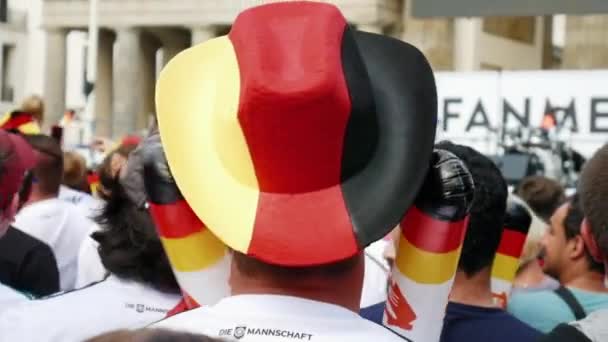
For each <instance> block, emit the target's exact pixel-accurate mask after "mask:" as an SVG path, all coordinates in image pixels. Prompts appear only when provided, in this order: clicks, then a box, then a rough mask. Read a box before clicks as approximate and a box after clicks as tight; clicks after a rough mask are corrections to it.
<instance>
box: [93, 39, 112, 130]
mask: <svg viewBox="0 0 608 342" xmlns="http://www.w3.org/2000/svg"><path fill="white" fill-rule="evenodd" d="M114 39H115V37H114V34H113V33H112V32H110V31H107V30H100V31H99V47H98V51H97V81H96V82H95V83H96V84H95V134H96V135H99V136H103V137H110V136H112V79H113V77H112V76H113V75H112V72H113V69H114V67H113V54H114Z"/></svg>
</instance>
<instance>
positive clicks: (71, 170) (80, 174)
mask: <svg viewBox="0 0 608 342" xmlns="http://www.w3.org/2000/svg"><path fill="white" fill-rule="evenodd" d="M63 184H64V185H66V186H68V187H70V188H72V189H74V190H78V191H84V190H86V186H87V163H86V160H85V159H84V157H83V156H81V155H80V154H78V153H76V152H64V153H63Z"/></svg>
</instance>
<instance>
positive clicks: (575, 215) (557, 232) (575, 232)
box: [508, 195, 608, 333]
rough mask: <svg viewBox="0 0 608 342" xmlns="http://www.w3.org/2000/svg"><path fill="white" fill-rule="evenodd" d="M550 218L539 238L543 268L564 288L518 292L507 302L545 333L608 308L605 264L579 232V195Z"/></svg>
mask: <svg viewBox="0 0 608 342" xmlns="http://www.w3.org/2000/svg"><path fill="white" fill-rule="evenodd" d="M550 222H551V224H550V226H549V230H548V232H547V233H546V234H545V237H544V238H543V240H542V242H541V243H542V245H543V252H542V254H541V255H542V258H543V261H544V263H543V270H544V271H545V272H546V273H547V274H549V275H551V276H553V277H555V278H556V279H559V281H560V283H561V284H562V285H563V286H564V288H562V289H559V290H557V291H553V290H542V291H533V292H518V293H516V294H514V295H513V296H512V298H511V300H510V301H509V306H508V310H509V312H511V313H512V314H513V315H515V316H516V317H517V318H519V319H521V320H522V321H524V322H526V323H528V324H530V325H531V326H533V327H534V328H536V329H538V330H540V331H542V332H545V333H547V332H549V331H551V329H553V328H555V327H556V326H557V325H558V324H560V323H566V322H570V321H574V320H576V319H580V318H583V317H582V316H583V315H586V314H589V313H592V312H594V311H596V310H600V309H607V308H608V289H606V287H605V285H604V276H605V273H604V266H603V265H602V264H601V263H598V262H595V261H594V260H593V259H592V258H591V256H590V254H589V252H588V251H587V248H586V247H585V245H584V242H583V239H582V236H581V230H580V229H581V228H580V227H581V224H582V222H583V212H582V208H581V207H580V203H579V197H578V195H575V196H573V197H572V198H571V199H569V200H568V202H567V203H566V204H564V205H562V206H561V207H560V208H558V210H556V211H555V213H554V214H553V216H551V219H550ZM564 291H565V295H566V296H568V297H566V298H565V297H564V294H563V293H564ZM570 295H571V296H573V297H572V298H573V299H574V301H576V303H575V304H574V305H579V306H580V309H581V310H582V312H581V313H577V312H576V311H577V308H574V307H572V305H573V304H570V303H569V302H568V300H571V299H569V298H570V297H569V296H570ZM579 315H580V317H578V316H579Z"/></svg>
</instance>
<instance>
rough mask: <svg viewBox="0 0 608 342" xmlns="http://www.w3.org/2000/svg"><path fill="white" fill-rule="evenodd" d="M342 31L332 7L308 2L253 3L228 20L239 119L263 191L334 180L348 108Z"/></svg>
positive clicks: (304, 188)
mask: <svg viewBox="0 0 608 342" xmlns="http://www.w3.org/2000/svg"><path fill="white" fill-rule="evenodd" d="M294 5H295V6H298V9H297V10H294ZM346 28H347V22H346V20H345V19H344V17H343V16H342V14H341V13H340V12H339V10H338V9H337V8H336V7H334V6H332V5H327V4H319V3H308V2H301V3H297V4H294V3H286V4H273V5H272V6H260V7H256V8H253V9H250V10H247V11H245V12H243V13H242V14H241V15H240V16H239V17H238V18H237V20H236V22H235V23H234V25H233V28H232V31H231V33H230V35H229V37H230V40H231V41H232V43H233V44H234V47H235V51H236V55H237V60H238V63H239V69H240V77H241V90H240V101H239V102H240V105H239V109H238V120H239V124H240V126H241V129H242V131H243V134H244V137H245V140H246V142H247V146H248V148H249V152H250V155H251V158H252V162H253V164H254V169H255V173H256V177H257V180H258V184H259V187H260V190H261V191H263V192H271V193H302V192H310V191H315V190H319V189H323V188H327V187H331V186H334V185H337V184H340V179H341V170H342V166H341V163H342V156H343V149H344V139H345V132H346V128H347V124H348V121H349V116H350V111H351V99H350V95H349V90H348V88H347V84H346V80H345V76H344V72H343V68H342V59H341V48H342V38H343V35H344V32H345V29H346Z"/></svg>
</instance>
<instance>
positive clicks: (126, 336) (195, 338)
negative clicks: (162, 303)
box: [87, 328, 225, 342]
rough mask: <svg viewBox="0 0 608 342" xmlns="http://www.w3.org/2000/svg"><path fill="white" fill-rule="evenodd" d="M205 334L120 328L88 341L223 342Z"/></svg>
mask: <svg viewBox="0 0 608 342" xmlns="http://www.w3.org/2000/svg"><path fill="white" fill-rule="evenodd" d="M222 341H225V340H220V339H216V338H212V337H208V336H204V335H198V334H190V333H184V332H176V331H170V330H163V329H147V328H146V329H139V330H119V331H114V332H110V333H106V334H103V335H100V336H97V337H94V338H92V339H89V340H87V342H222Z"/></svg>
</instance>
